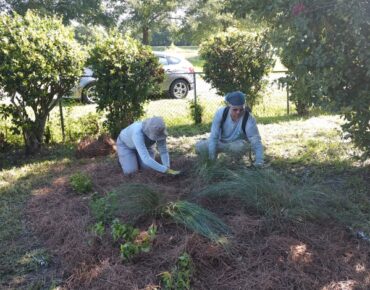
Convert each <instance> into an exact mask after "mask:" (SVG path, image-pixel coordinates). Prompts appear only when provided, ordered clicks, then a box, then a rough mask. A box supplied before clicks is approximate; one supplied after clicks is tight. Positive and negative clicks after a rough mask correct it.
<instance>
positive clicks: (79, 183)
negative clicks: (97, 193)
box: [70, 172, 93, 193]
mask: <svg viewBox="0 0 370 290" xmlns="http://www.w3.org/2000/svg"><path fill="white" fill-rule="evenodd" d="M70 183H71V186H72V188H73V190H74V191H76V192H78V193H88V192H90V191H91V190H92V186H93V183H92V181H91V179H90V177H89V176H88V175H86V174H84V173H81V172H78V173H75V174H73V175H72V176H71V178H70Z"/></svg>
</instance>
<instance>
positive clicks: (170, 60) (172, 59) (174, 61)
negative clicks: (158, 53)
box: [167, 56, 181, 64]
mask: <svg viewBox="0 0 370 290" xmlns="http://www.w3.org/2000/svg"><path fill="white" fill-rule="evenodd" d="M167 59H168V63H169V64H178V63H180V61H181V60H180V59H179V58H177V57H174V56H169V57H167Z"/></svg>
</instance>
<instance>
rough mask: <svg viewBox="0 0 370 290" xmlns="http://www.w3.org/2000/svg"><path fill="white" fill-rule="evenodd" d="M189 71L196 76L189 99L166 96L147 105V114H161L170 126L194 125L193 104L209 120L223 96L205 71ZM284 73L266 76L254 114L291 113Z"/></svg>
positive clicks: (203, 121)
mask: <svg viewBox="0 0 370 290" xmlns="http://www.w3.org/2000/svg"><path fill="white" fill-rule="evenodd" d="M190 74H191V75H192V76H193V80H194V84H193V89H192V90H190V91H189V92H188V95H187V96H186V98H183V99H172V98H166V99H161V100H156V101H151V102H150V103H149V104H148V105H147V106H146V114H145V117H151V116H162V117H163V118H164V120H165V122H166V124H167V126H168V127H171V126H183V125H192V124H194V123H195V120H194V115H196V114H194V110H195V109H196V106H194V104H196V105H199V106H201V107H202V118H201V121H202V123H206V124H207V123H210V122H211V121H212V119H213V116H214V114H215V112H216V110H217V109H218V108H219V107H221V106H223V105H224V98H223V96H220V95H219V94H217V90H216V89H215V88H212V87H211V85H210V84H209V83H207V82H206V81H205V80H204V79H203V76H204V73H203V72H194V73H190ZM285 74H286V71H273V72H272V73H271V74H270V75H269V76H268V77H267V78H266V79H265V80H266V82H267V86H266V89H265V91H264V92H263V93H262V95H263V99H262V100H260V102H259V103H258V104H257V105H256V106H255V108H253V114H254V115H255V116H257V117H276V116H285V115H289V111H290V104H289V90H288V88H287V87H286V86H282V85H281V83H280V82H279V78H281V77H284V76H285ZM191 104H193V105H191ZM192 111H193V114H192Z"/></svg>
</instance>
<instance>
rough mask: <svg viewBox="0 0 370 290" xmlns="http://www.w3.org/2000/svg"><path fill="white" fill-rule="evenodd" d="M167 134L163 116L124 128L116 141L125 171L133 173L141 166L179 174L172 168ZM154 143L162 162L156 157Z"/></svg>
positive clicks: (120, 160) (125, 172) (119, 157)
mask: <svg viewBox="0 0 370 290" xmlns="http://www.w3.org/2000/svg"><path fill="white" fill-rule="evenodd" d="M167 135H168V134H167V130H166V125H165V123H164V121H163V119H162V117H153V118H149V119H146V120H144V121H138V122H135V123H133V124H131V125H130V126H128V127H126V128H125V129H123V130H122V131H121V133H120V134H119V136H118V138H117V142H116V145H117V154H118V159H119V162H120V164H121V167H122V170H123V173H124V174H131V173H134V172H136V171H138V170H139V168H151V169H153V170H156V171H158V172H162V173H167V174H170V175H178V174H179V173H180V172H179V171H176V170H172V169H170V157H169V154H168V150H167V144H166V138H167ZM154 144H156V145H157V149H158V151H159V154H160V157H161V162H162V164H161V163H158V162H157V161H155V159H154V148H153V146H154Z"/></svg>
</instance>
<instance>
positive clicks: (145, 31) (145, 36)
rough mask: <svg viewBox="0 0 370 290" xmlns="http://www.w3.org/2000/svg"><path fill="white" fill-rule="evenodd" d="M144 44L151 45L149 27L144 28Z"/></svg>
mask: <svg viewBox="0 0 370 290" xmlns="http://www.w3.org/2000/svg"><path fill="white" fill-rule="evenodd" d="M143 44H145V45H148V44H149V28H148V27H147V26H144V27H143Z"/></svg>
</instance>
